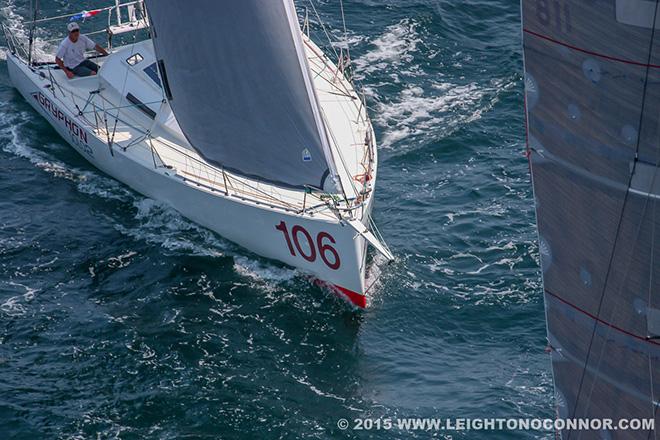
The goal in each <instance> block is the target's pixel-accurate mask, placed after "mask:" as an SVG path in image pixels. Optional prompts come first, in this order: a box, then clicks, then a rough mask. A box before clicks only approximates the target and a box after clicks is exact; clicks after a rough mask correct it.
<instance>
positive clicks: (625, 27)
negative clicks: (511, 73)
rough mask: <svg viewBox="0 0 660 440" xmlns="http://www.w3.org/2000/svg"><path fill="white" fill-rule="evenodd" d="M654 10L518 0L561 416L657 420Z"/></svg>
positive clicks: (658, 178)
mask: <svg viewBox="0 0 660 440" xmlns="http://www.w3.org/2000/svg"><path fill="white" fill-rule="evenodd" d="M659 10H660V4H659V3H658V2H657V1H648V0H601V1H597V2H596V1H585V0H561V1H560V0H523V26H524V52H525V69H526V78H525V84H526V91H527V109H528V123H529V133H528V135H529V149H530V151H529V152H530V158H531V166H532V174H533V182H534V192H535V196H536V201H537V219H538V229H539V238H540V255H541V265H542V270H543V279H544V287H545V299H546V309H547V321H548V339H549V343H550V345H551V347H552V362H553V373H554V380H555V385H556V392H557V394H556V397H557V398H556V402H557V407H558V408H557V409H558V414H559V416H560V417H562V418H565V417H576V418H590V419H607V418H610V419H613V420H615V421H617V420H619V419H632V418H658V411H657V409H658V403H657V402H658V400H660V334H659V332H660V325H658V324H660V313H659V312H660V295H658V292H660V264H659V262H658V261H657V260H656V258H657V257H658V256H660V230H659V228H658V226H659V225H660V206H658V203H659V200H658V198H660V185H658V184H659V183H660V172H659V171H660V170H659V168H658V166H659V165H660V130H659V127H660V31H658V30H657V28H658V24H660V23H658V18H656V17H658V11H659ZM657 423H658V422H657V420H656V424H657ZM615 424H616V422H615ZM563 434H564V436H563V438H564V439H578V438H596V437H598V438H604V439H605V438H633V437H635V438H647V437H649V436H652V433H646V432H639V433H637V434H635V435H634V436H633V434H631V433H629V434H623V435H622V433H619V436H616V433H615V432H612V433H610V432H606V431H603V432H601V433H589V434H588V435H587V434H586V433H585V434H584V435H583V434H582V433H580V432H575V431H573V432H569V431H565V432H564V433H563ZM596 434H598V435H596ZM631 436H632V437H631Z"/></svg>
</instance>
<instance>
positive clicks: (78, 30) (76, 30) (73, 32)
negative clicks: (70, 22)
mask: <svg viewBox="0 0 660 440" xmlns="http://www.w3.org/2000/svg"><path fill="white" fill-rule="evenodd" d="M76 32H80V29H75V30H73V31H71V32H70V33H72V34H75V33H76Z"/></svg>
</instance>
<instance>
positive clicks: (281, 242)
mask: <svg viewBox="0 0 660 440" xmlns="http://www.w3.org/2000/svg"><path fill="white" fill-rule="evenodd" d="M7 64H8V69H9V75H10V78H11V80H12V82H13V84H14V86H15V87H16V88H17V89H18V91H19V92H20V93H21V95H22V96H23V97H24V98H25V100H26V101H27V102H28V103H29V104H30V105H31V106H32V107H33V108H34V109H35V110H36V111H37V112H38V113H39V114H41V115H42V116H43V117H44V118H45V119H46V120H47V121H48V122H49V123H50V124H51V125H52V127H53V128H54V129H55V130H56V131H57V132H58V133H59V134H60V135H61V136H62V138H63V139H64V140H66V141H67V142H68V143H69V144H70V145H71V146H72V147H73V148H74V149H75V150H76V151H77V152H78V153H80V155H81V156H83V157H84V158H85V159H86V160H88V161H89V162H90V163H92V164H93V165H94V166H95V167H97V168H98V169H100V170H101V171H103V172H104V173H106V174H108V175H110V176H112V177H113V178H115V179H117V180H119V181H121V182H123V183H124V184H126V185H128V186H129V187H131V188H132V189H134V190H135V191H137V192H139V193H141V194H143V195H145V196H147V197H150V198H152V199H155V200H158V201H162V202H165V203H167V204H169V205H170V206H172V207H173V208H174V209H176V210H177V211H178V212H180V213H181V214H182V215H183V216H185V217H186V218H188V219H190V220H192V221H193V222H195V223H197V224H199V225H201V226H204V227H206V228H208V229H210V230H212V231H214V232H216V233H218V234H219V235H221V236H223V237H224V238H226V239H228V240H230V241H232V242H234V243H236V244H238V245H240V246H242V247H244V248H246V249H247V250H249V251H252V252H254V253H256V254H258V255H261V256H263V257H266V258H270V259H273V260H277V261H280V262H283V263H285V264H287V265H290V266H293V267H295V268H298V269H300V270H301V271H302V272H304V273H307V274H310V275H312V276H313V277H314V278H316V279H317V280H319V281H320V282H321V283H322V284H323V285H325V286H329V287H332V288H333V289H334V290H336V291H337V292H338V293H340V294H342V296H344V297H345V298H346V299H348V300H349V301H350V302H351V303H352V304H354V305H355V306H358V307H365V306H366V305H367V300H366V297H365V281H364V277H365V260H366V247H367V243H366V241H365V240H364V238H362V237H361V236H359V235H357V234H356V232H355V229H353V228H352V227H350V225H348V224H345V223H340V222H339V221H338V220H337V221H328V220H326V219H321V218H314V217H311V216H309V215H297V214H295V213H292V212H286V211H284V210H281V209H276V208H272V207H269V206H266V205H261V206H259V205H258V204H256V203H253V202H248V201H242V200H240V199H237V198H231V197H226V196H224V195H222V194H218V193H217V192H212V191H209V190H206V189H205V188H203V187H200V186H198V185H196V184H195V183H193V182H190V181H186V180H185V179H182V178H181V177H180V176H177V175H176V174H175V173H173V172H172V171H171V170H168V169H167V168H157V167H154V166H153V162H152V163H151V164H149V162H148V161H146V160H145V161H144V162H140V161H136V160H135V158H134V157H129V156H128V155H127V154H126V153H125V152H124V151H122V150H121V149H117V148H115V149H112V150H111V148H110V147H109V145H108V143H107V142H104V141H102V140H101V139H99V138H98V137H97V136H96V135H95V134H94V132H93V127H91V126H89V123H88V122H86V120H85V119H84V118H80V117H78V116H77V115H75V114H73V113H72V112H70V111H68V110H67V108H65V107H64V106H61V105H58V103H57V101H56V100H55V99H51V98H49V95H50V96H51V97H52V92H51V91H50V90H49V89H48V88H44V87H43V79H42V78H40V77H39V76H38V75H37V74H35V73H34V72H33V71H31V70H30V69H29V68H28V67H27V66H26V65H25V64H24V63H23V62H21V61H20V60H19V59H17V58H16V57H15V56H14V55H12V54H10V53H8V54H7ZM370 209H371V206H370V205H368V206H367V207H366V210H365V213H367V214H368V211H369V210H370ZM364 218H368V215H365V217H364Z"/></svg>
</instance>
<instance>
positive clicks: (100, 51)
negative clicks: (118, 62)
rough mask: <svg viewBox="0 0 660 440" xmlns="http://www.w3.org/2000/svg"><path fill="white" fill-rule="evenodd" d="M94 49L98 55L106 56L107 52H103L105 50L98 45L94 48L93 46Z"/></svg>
mask: <svg viewBox="0 0 660 440" xmlns="http://www.w3.org/2000/svg"><path fill="white" fill-rule="evenodd" d="M94 49H96V51H97V52H98V53H100V54H101V55H108V51H107V50H105V49H104V48H103V46H101V45H100V44H97V45H96V46H94Z"/></svg>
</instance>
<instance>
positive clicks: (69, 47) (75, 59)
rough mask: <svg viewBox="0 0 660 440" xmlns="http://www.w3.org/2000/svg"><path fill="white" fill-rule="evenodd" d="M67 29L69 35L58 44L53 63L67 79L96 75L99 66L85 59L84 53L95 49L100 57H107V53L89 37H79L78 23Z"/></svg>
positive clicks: (73, 23)
mask: <svg viewBox="0 0 660 440" xmlns="http://www.w3.org/2000/svg"><path fill="white" fill-rule="evenodd" d="M67 29H68V31H69V35H68V36H67V37H66V38H65V39H64V40H62V42H61V43H60V47H59V49H58V50H57V55H55V63H57V65H58V66H60V69H62V70H63V71H64V73H65V74H66V76H67V78H69V79H71V78H73V77H74V76H90V75H96V73H97V72H98V71H99V66H98V65H97V64H96V63H95V62H93V61H91V60H88V59H86V58H85V51H86V50H91V49H95V50H96V51H97V52H98V53H100V54H102V55H107V54H108V51H106V50H105V49H104V48H103V47H101V46H99V45H98V44H96V43H94V42H93V41H92V40H91V39H90V38H89V37H87V36H85V35H80V26H78V23H76V22H72V23H69V25H68V26H67Z"/></svg>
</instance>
